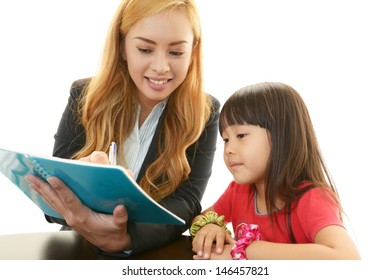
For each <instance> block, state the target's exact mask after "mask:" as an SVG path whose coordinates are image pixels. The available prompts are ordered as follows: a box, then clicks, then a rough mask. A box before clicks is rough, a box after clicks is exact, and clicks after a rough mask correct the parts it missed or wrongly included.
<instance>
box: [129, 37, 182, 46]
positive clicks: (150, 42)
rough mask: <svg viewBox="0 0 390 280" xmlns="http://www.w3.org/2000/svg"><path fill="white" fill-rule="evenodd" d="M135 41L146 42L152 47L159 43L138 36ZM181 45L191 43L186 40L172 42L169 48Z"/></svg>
mask: <svg viewBox="0 0 390 280" xmlns="http://www.w3.org/2000/svg"><path fill="white" fill-rule="evenodd" d="M133 39H138V40H141V41H144V42H146V43H149V44H152V45H157V43H156V42H155V41H153V40H150V39H148V38H144V37H139V36H137V37H133ZM180 44H189V43H188V42H187V41H186V40H179V41H174V42H171V43H169V44H168V45H169V46H175V45H180Z"/></svg>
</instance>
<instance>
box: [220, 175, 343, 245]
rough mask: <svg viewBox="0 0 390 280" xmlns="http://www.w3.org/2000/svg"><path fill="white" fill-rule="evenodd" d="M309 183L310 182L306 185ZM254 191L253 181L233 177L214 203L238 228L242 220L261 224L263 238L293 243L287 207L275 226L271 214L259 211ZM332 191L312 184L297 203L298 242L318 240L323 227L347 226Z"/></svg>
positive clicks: (293, 220) (295, 226)
mask: <svg viewBox="0 0 390 280" xmlns="http://www.w3.org/2000/svg"><path fill="white" fill-rule="evenodd" d="M305 185H307V183H305V184H304V185H302V187H303V186H305ZM323 190H325V192H327V194H328V196H327V195H326V194H325V192H324V191H323ZM254 194H255V192H254V191H253V190H252V189H251V187H250V186H249V185H240V184H237V183H236V182H234V181H233V182H231V183H230V185H229V186H228V188H227V189H226V191H225V192H224V193H223V194H222V195H221V197H220V198H219V199H218V200H217V202H216V203H215V204H214V210H215V212H217V213H218V214H219V215H224V216H225V221H226V222H232V225H233V229H234V231H235V232H236V229H237V226H239V225H240V224H241V223H247V224H257V225H259V227H260V233H261V236H262V240H265V241H271V242H278V243H291V241H290V237H289V234H288V230H287V227H286V224H285V217H284V213H283V211H278V212H277V213H276V215H275V221H274V224H273V226H272V225H271V221H270V219H269V215H268V214H264V215H262V214H258V213H257V211H256V205H255V197H256V196H255V195H254ZM329 195H331V193H330V191H329V190H328V189H319V188H312V189H310V190H308V191H307V192H306V193H305V194H304V195H303V196H302V197H301V198H300V199H299V200H298V201H297V202H295V203H294V205H293V207H292V208H293V210H292V212H291V224H292V230H293V233H294V237H295V239H296V242H297V243H314V238H315V236H316V234H317V233H318V231H319V230H321V229H322V228H324V227H326V226H330V225H339V226H343V223H342V221H341V219H340V215H339V209H338V207H337V206H336V205H335V204H334V203H333V200H332V199H330V198H329ZM278 224H279V225H280V226H278ZM236 235H237V233H236Z"/></svg>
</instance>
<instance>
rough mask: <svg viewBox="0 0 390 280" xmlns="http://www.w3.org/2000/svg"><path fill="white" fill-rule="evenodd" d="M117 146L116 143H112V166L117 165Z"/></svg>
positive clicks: (109, 156) (110, 155)
mask: <svg viewBox="0 0 390 280" xmlns="http://www.w3.org/2000/svg"><path fill="white" fill-rule="evenodd" d="M116 154H117V146H116V143H115V142H111V145H110V151H109V153H108V161H109V162H110V164H111V165H116Z"/></svg>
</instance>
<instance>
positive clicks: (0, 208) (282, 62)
mask: <svg viewBox="0 0 390 280" xmlns="http://www.w3.org/2000/svg"><path fill="white" fill-rule="evenodd" d="M119 2H120V1H119V0H115V1H113V0H110V1H103V0H88V1H87V0H67V1H50V0H36V1H27V0H22V1H1V2H0V34H1V35H0V36H1V44H0V133H1V134H0V147H2V148H9V149H14V150H18V151H26V152H32V153H36V154H42V155H51V151H52V146H53V135H54V133H55V131H56V128H57V125H58V122H59V120H60V117H61V114H62V112H63V110H64V108H65V105H66V102H67V98H68V95H69V87H70V85H71V83H72V82H73V81H74V80H75V79H78V78H83V77H88V76H92V75H93V74H94V73H95V71H96V69H97V64H98V60H99V57H100V53H101V50H102V45H103V41H104V39H105V35H106V32H107V29H108V25H109V23H110V21H111V18H112V15H113V13H114V12H115V10H116V7H117V4H118V3H119ZM197 3H198V7H199V10H200V14H201V19H202V26H203V35H204V72H205V88H206V90H207V91H208V92H209V93H211V94H213V95H214V96H216V97H217V98H218V99H219V100H220V101H221V103H223V102H224V101H225V99H226V98H227V97H228V96H229V95H230V94H232V93H233V92H234V91H235V90H237V89H239V88H240V87H243V86H246V85H249V84H252V83H256V82H261V81H280V82H284V83H287V84H290V85H291V86H293V87H294V88H295V89H296V90H297V91H298V92H300V94H301V95H302V97H303V99H304V100H305V102H306V105H307V106H308V108H309V111H310V113H311V117H312V121H313V123H314V127H315V129H316V132H317V137H318V140H319V143H320V146H321V148H322V151H323V154H324V156H325V159H326V161H327V164H328V167H329V169H330V171H331V173H332V175H333V177H334V180H335V182H336V185H337V186H338V189H339V192H340V195H341V199H342V203H343V205H344V208H345V211H346V213H347V215H348V220H347V226H348V228H349V231H350V233H351V236H352V237H353V238H354V239H355V240H356V242H357V244H358V246H359V248H360V251H361V254H362V257H363V259H366V260H370V261H374V260H380V259H381V257H380V256H383V253H384V252H385V251H387V252H388V249H389V246H388V245H387V244H388V240H389V233H390V231H389V227H388V215H387V209H388V201H389V199H388V197H389V191H388V189H389V187H390V183H389V179H388V178H389V176H388V175H387V174H388V172H389V164H388V159H389V156H390V149H389V143H390V137H389V133H388V129H389V124H388V122H389V120H390V113H389V101H388V97H387V95H388V94H389V78H390V76H389V74H390V71H389V68H390V51H389V50H390V42H389V34H390V33H389V26H390V17H389V13H388V12H389V9H388V8H387V5H386V1H378V0H370V1H342V0H339V1H333V0H332V1H309V0H308V1H302V0H301V1H275V0H274V1H259V0H252V1H250V0H240V1H233V0H214V1H211V0H210V1H206V0H198V1H197ZM214 162H215V164H214V169H213V175H212V178H211V179H210V183H209V185H208V188H207V191H206V194H205V196H204V199H203V205H204V207H207V206H209V205H210V204H211V203H213V201H214V200H216V199H217V198H218V196H219V195H220V194H221V192H222V191H223V190H224V189H225V188H226V186H227V184H228V183H229V182H230V180H231V178H232V177H231V175H230V174H229V173H228V172H227V169H226V168H225V165H224V163H223V159H222V141H221V139H218V150H217V154H216V157H215V161H214ZM58 229H59V226H58V225H53V224H48V223H47V222H46V221H45V219H44V217H43V215H42V213H41V212H40V210H38V208H37V207H36V206H35V205H34V204H33V203H32V202H30V201H29V200H28V199H27V198H26V197H25V196H24V195H23V194H22V193H21V192H20V191H19V190H18V189H17V188H16V187H14V186H13V185H12V184H11V183H10V182H9V181H8V180H7V179H6V178H5V177H4V176H3V175H2V174H0V234H16V233H22V232H40V231H56V230H58ZM381 254H382V255H381ZM386 255H387V254H386Z"/></svg>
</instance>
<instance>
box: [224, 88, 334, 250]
mask: <svg viewBox="0 0 390 280" xmlns="http://www.w3.org/2000/svg"><path fill="white" fill-rule="evenodd" d="M234 124H241V125H242V124H248V125H256V126H260V127H262V128H265V129H267V131H268V135H269V138H270V142H271V153H270V156H269V160H268V163H267V168H266V174H265V199H266V204H267V211H268V213H270V215H269V216H270V218H271V220H272V221H274V213H276V212H277V211H278V209H277V206H276V201H277V200H276V199H277V198H280V199H281V200H282V201H283V202H284V203H285V207H284V209H285V221H286V225H287V228H288V229H289V235H290V239H291V241H292V242H293V243H294V242H295V238H294V235H293V232H292V228H291V215H290V214H291V210H292V207H293V203H294V202H295V201H297V200H298V199H299V198H300V197H301V196H302V195H303V194H304V193H305V192H306V191H307V190H309V189H311V188H313V187H318V188H322V189H323V188H328V189H329V190H330V191H331V194H332V195H330V196H329V199H331V201H332V202H334V203H336V204H337V206H338V207H339V209H340V211H341V205H340V203H339V198H338V195H337V190H336V187H335V185H334V182H333V180H332V178H331V176H330V173H329V171H328V169H327V167H326V165H325V161H324V159H323V157H322V155H321V152H320V148H319V145H318V142H317V138H316V135H315V132H314V128H313V125H312V121H311V119H310V115H309V112H308V110H307V107H306V105H305V104H304V101H303V100H302V98H301V96H300V95H299V94H298V92H297V91H295V90H294V89H293V88H292V87H290V86H288V85H286V84H283V83H271V82H264V83H258V84H254V85H251V86H247V87H244V88H242V89H240V90H238V91H237V92H235V93H234V94H233V95H232V96H231V97H230V98H229V99H228V100H227V101H226V103H225V104H224V106H223V108H222V110H221V115H220V125H219V130H220V132H221V133H222V131H223V130H224V129H225V128H226V127H228V126H230V125H234ZM304 181H309V182H311V184H309V185H308V186H307V187H305V188H301V187H299V186H300V185H301V184H302V182H304ZM324 193H329V192H324Z"/></svg>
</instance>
